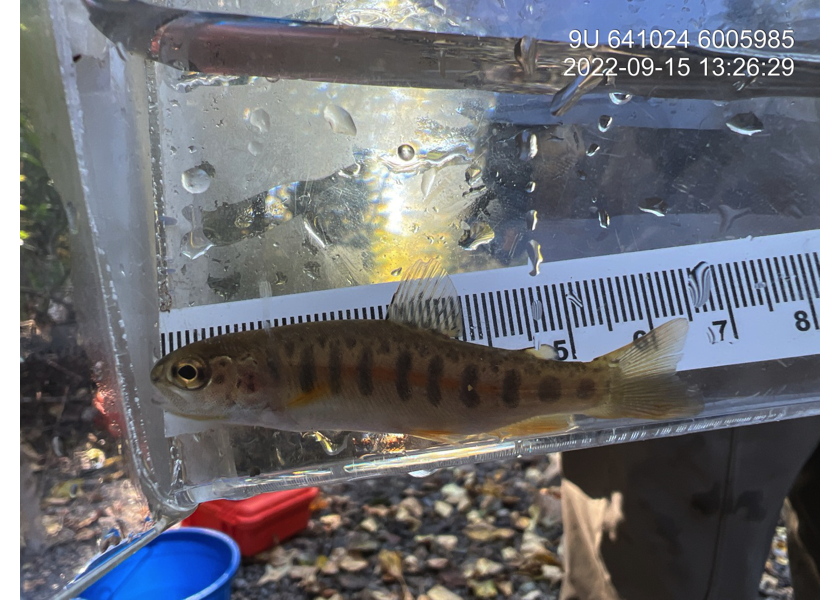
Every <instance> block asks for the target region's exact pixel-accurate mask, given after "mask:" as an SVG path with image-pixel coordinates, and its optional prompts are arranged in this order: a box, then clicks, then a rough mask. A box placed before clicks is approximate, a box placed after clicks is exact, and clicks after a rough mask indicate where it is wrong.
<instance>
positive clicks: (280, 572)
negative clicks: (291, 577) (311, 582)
mask: <svg viewBox="0 0 840 600" xmlns="http://www.w3.org/2000/svg"><path fill="white" fill-rule="evenodd" d="M290 568H291V567H290V565H282V566H280V567H275V566H274V565H272V564H268V565H266V566H265V573H263V576H262V577H260V579H259V581H257V585H265V584H266V583H268V582H269V581H280V580H281V579H283V578H284V577H285V576H286V575H287V574H288V573H289V569H290Z"/></svg>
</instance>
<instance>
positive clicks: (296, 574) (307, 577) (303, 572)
mask: <svg viewBox="0 0 840 600" xmlns="http://www.w3.org/2000/svg"><path fill="white" fill-rule="evenodd" d="M317 573H318V567H316V566H309V565H295V566H293V567H291V568H289V577H291V578H292V579H301V580H303V583H304V584H306V583H309V582H311V581H315V575H316V574H317Z"/></svg>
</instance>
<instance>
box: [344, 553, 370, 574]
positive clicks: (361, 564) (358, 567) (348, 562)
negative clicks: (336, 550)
mask: <svg viewBox="0 0 840 600" xmlns="http://www.w3.org/2000/svg"><path fill="white" fill-rule="evenodd" d="M368 564H369V563H368V561H366V560H365V559H364V558H361V557H358V556H355V555H353V554H347V555H345V556H343V557H342V558H341V560H340V561H338V566H339V567H340V568H341V570H342V571H347V572H348V573H358V572H359V571H362V570H363V569H365V568H367V566H368Z"/></svg>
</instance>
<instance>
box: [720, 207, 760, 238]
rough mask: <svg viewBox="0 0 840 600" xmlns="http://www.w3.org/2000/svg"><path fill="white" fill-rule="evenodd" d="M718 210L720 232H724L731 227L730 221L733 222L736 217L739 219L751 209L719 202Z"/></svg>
mask: <svg viewBox="0 0 840 600" xmlns="http://www.w3.org/2000/svg"><path fill="white" fill-rule="evenodd" d="M717 210H718V212H719V213H720V232H721V233H726V232H727V231H729V228H730V227H732V223H734V222H735V220H736V219H740V218H741V217H743V216H744V215H746V214H747V213H749V212H752V209H751V208H749V207H747V208H732V207H731V206H728V205H726V204H719V205H718V207H717Z"/></svg>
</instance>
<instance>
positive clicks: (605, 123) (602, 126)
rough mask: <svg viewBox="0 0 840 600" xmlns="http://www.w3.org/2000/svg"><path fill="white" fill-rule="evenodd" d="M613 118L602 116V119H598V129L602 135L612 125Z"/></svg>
mask: <svg viewBox="0 0 840 600" xmlns="http://www.w3.org/2000/svg"><path fill="white" fill-rule="evenodd" d="M612 122H613V118H612V117H611V116H609V115H601V118H599V119H598V129H599V130H600V131H601V133H606V132H607V131H608V130H609V128H610V126H611V125H612Z"/></svg>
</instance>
